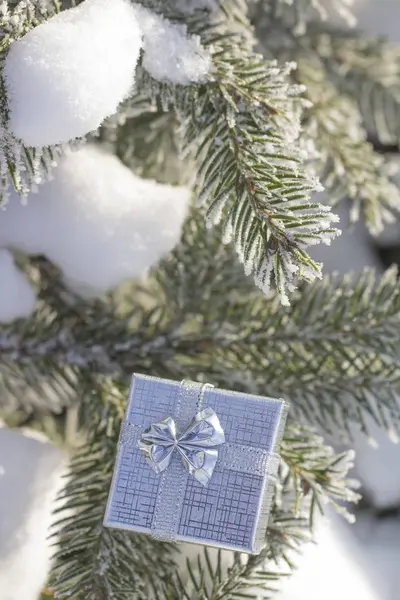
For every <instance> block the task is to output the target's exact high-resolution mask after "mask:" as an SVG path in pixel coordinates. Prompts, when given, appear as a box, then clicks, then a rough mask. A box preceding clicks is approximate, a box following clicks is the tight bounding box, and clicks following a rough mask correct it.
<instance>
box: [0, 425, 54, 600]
mask: <svg viewBox="0 0 400 600" xmlns="http://www.w3.org/2000/svg"><path fill="white" fill-rule="evenodd" d="M0 467H1V468H0V471H1V473H2V475H1V476H0V515H1V518H0V590H1V594H0V595H1V600H37V598H38V594H39V591H40V589H41V588H42V586H43V585H44V583H45V581H46V578H47V575H48V571H49V566H50V558H51V555H52V553H53V551H54V549H52V548H51V547H50V542H49V541H48V540H47V539H46V538H47V536H48V534H49V527H50V525H51V523H52V521H53V517H52V516H51V510H52V508H53V507H54V504H53V503H54V500H55V497H56V495H57V493H58V491H59V490H60V489H61V488H62V485H63V483H64V482H63V480H62V479H61V476H62V474H63V473H64V472H65V468H66V459H65V457H64V455H63V454H62V453H61V452H60V451H59V450H57V449H56V448H54V447H53V446H51V445H50V444H48V443H47V442H45V441H44V439H43V438H42V437H41V436H40V437H38V436H36V437H34V438H33V437H31V436H28V435H27V434H26V433H25V434H24V433H20V432H19V433H17V432H14V431H7V430H6V429H1V427H0Z"/></svg>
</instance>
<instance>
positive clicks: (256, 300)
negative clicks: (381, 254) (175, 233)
mask: <svg viewBox="0 0 400 600" xmlns="http://www.w3.org/2000/svg"><path fill="white" fill-rule="evenodd" d="M199 219H200V221H201V217H199V215H196V213H195V214H194V215H193V217H192V218H190V219H189V221H188V223H187V225H186V227H185V231H184V234H183V238H182V243H181V244H180V245H179V246H178V247H177V248H176V250H175V251H174V252H173V254H172V256H171V257H170V259H169V260H166V261H163V262H162V263H161V264H160V266H159V267H158V268H157V269H155V270H154V272H153V275H152V277H151V278H150V279H149V281H148V282H147V285H146V286H145V287H144V288H143V289H142V290H141V292H140V293H138V291H137V290H136V291H135V294H132V297H130V298H127V299H126V300H125V302H126V307H125V311H124V312H123V313H122V314H121V313H120V311H118V310H117V309H116V307H114V306H113V304H112V303H111V304H110V303H109V302H106V301H98V302H97V303H96V304H95V305H93V303H90V302H87V301H86V302H85V301H84V300H79V299H74V297H73V296H70V295H68V294H67V295H65V293H63V292H62V290H63V286H62V283H61V282H60V283H59V284H57V283H56V282H57V278H56V277H55V275H54V273H53V275H52V276H51V277H50V278H49V289H48V290H47V291H46V286H45V285H44V292H43V294H44V296H43V300H42V301H43V302H44V301H45V297H46V294H50V290H53V303H54V304H53V307H52V309H51V310H50V309H49V308H47V309H46V310H50V315H52V316H51V317H50V318H49V319H48V320H47V321H44V320H43V319H42V315H43V312H41V311H39V312H38V313H37V314H36V315H34V316H33V317H32V320H31V323H30V327H29V328H27V329H24V328H22V329H21V328H20V327H19V326H18V325H16V324H14V325H8V326H4V327H2V335H1V336H0V361H1V363H2V364H3V365H12V368H11V367H10V368H8V367H7V368H6V367H3V374H2V377H3V378H9V379H12V377H13V373H14V371H16V373H17V377H18V378H19V380H20V381H21V380H23V378H24V377H25V375H24V373H25V372H27V373H28V372H29V373H31V372H33V373H42V374H43V375H45V374H46V376H47V377H48V378H50V379H51V377H52V370H51V368H52V366H53V365H55V370H54V374H55V378H56V381H57V377H63V376H64V375H63V374H68V373H70V372H71V370H72V373H73V374H74V377H76V372H78V373H79V372H80V371H81V370H82V369H83V370H84V372H86V369H89V370H90V371H91V372H97V373H103V374H107V375H109V376H110V377H117V378H121V377H122V378H126V379H128V378H129V377H130V375H131V373H132V372H134V371H139V372H140V371H141V372H145V373H146V372H151V373H152V374H157V375H160V376H167V377H171V378H173V379H177V380H179V379H182V378H185V377H187V378H192V379H198V378H200V379H202V380H205V381H211V382H212V383H215V384H216V385H219V386H221V387H228V388H232V387H235V388H237V389H243V390H247V391H251V392H254V393H260V394H263V395H270V396H275V397H284V398H285V399H286V400H288V401H289V402H290V403H291V413H292V414H293V415H295V416H296V418H298V419H300V420H301V421H302V422H303V423H308V424H310V425H314V426H316V427H319V428H320V429H322V430H324V431H327V432H328V433H335V434H336V435H337V432H338V431H340V432H341V435H342V436H343V437H351V432H350V424H351V423H356V424H360V425H361V427H362V428H363V430H364V431H367V430H368V423H367V419H366V417H367V415H369V416H370V417H371V418H372V420H373V421H374V422H375V423H377V424H378V425H380V426H381V427H384V428H385V429H386V430H388V431H393V432H395V431H396V430H397V431H398V429H399V420H400V409H399V405H398V400H397V392H398V389H399V377H400V371H399V358H398V347H399V337H398V334H397V332H398V330H399V327H398V325H399V314H400V287H399V282H398V280H397V274H396V271H395V270H393V269H390V270H389V271H387V273H386V274H385V275H384V276H383V277H382V278H380V279H379V278H377V277H376V276H375V274H374V273H373V271H366V272H365V273H363V274H362V275H360V276H358V277H351V276H349V277H344V278H343V277H338V276H336V277H330V278H325V279H324V280H323V281H322V282H318V283H314V284H312V285H310V286H307V287H305V288H302V289H301V290H300V291H299V292H297V293H295V294H294V295H293V302H292V306H291V307H288V308H285V309H283V308H281V307H280V300H279V297H278V296H277V294H273V293H272V294H270V295H268V296H267V297H265V296H264V295H263V294H261V293H260V292H258V291H257V290H254V289H253V288H252V286H251V283H250V282H249V281H248V280H247V278H245V277H244V276H243V274H242V272H241V269H240V266H239V265H237V264H235V262H234V260H233V249H232V248H231V247H229V246H222V245H221V241H220V236H219V235H218V232H217V231H216V230H213V231H209V230H207V229H206V228H205V227H204V225H203V224H201V222H200V223H199ZM194 257H196V270H194V269H193V260H194ZM215 260H217V261H218V268H217V266H216V262H215ZM45 264H47V263H45ZM221 266H222V267H223V271H220V268H221ZM45 271H46V269H45ZM48 276H49V275H46V274H43V273H42V277H48ZM56 285H59V287H60V290H59V296H58V299H57V292H56V291H54V286H56ZM232 288H234V290H235V291H233V292H232ZM69 302H71V304H69ZM57 307H58V308H57ZM88 340H90V341H88ZM266 382H268V383H267V384H266ZM70 385H71V386H72V387H73V389H76V390H77V395H78V396H79V379H78V381H76V382H75V383H74V379H73V380H72V382H71V383H70ZM24 401H25V402H28V399H26V398H25V397H24V396H23V397H21V395H20V398H19V402H20V403H21V402H24Z"/></svg>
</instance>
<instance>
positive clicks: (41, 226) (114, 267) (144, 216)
mask: <svg viewBox="0 0 400 600" xmlns="http://www.w3.org/2000/svg"><path fill="white" fill-rule="evenodd" d="M189 200H190V191H189V189H187V188H184V187H173V186H170V185H162V184H159V183H156V182H155V181H152V180H145V179H140V178H139V177H136V176H135V175H134V174H133V173H132V171H130V169H128V168H127V167H125V166H124V165H123V164H122V163H121V162H120V161H119V159H118V158H116V157H115V156H114V155H111V154H108V153H107V152H105V151H104V150H103V149H101V148H100V147H98V146H95V145H87V146H84V147H83V148H82V149H81V150H78V151H77V152H71V153H69V154H67V155H66V156H65V157H63V158H62V159H61V160H60V163H59V166H58V168H57V169H56V170H55V171H54V179H53V180H52V181H49V182H47V183H44V184H43V185H41V186H40V187H39V191H38V193H37V194H35V195H31V196H29V197H28V202H27V205H26V206H23V205H22V204H21V202H20V200H19V198H18V197H17V195H16V194H14V195H13V196H12V197H11V199H10V202H9V203H8V204H7V205H6V207H5V209H4V210H3V212H2V213H0V246H8V247H13V248H16V249H19V250H21V251H24V252H26V253H28V254H44V255H45V256H46V257H47V258H48V259H49V260H51V261H53V262H54V263H55V264H57V265H58V266H59V267H60V268H61V270H62V271H63V273H64V275H65V277H66V279H67V281H68V284H69V286H70V287H71V288H72V289H74V290H75V291H77V292H78V293H81V294H84V295H87V296H93V295H98V294H101V293H103V292H106V291H107V290H110V289H111V288H113V287H115V286H116V285H118V284H119V283H121V282H122V281H124V280H125V279H128V278H137V277H141V276H142V275H144V274H145V273H146V272H147V269H148V268H149V267H150V266H151V265H153V264H154V263H156V262H157V261H158V260H159V259H161V258H162V257H163V256H164V255H165V254H166V253H167V252H169V251H170V250H171V249H172V248H173V247H174V246H175V244H176V243H177V242H178V240H179V238H180V232H181V227H182V223H183V221H184V219H185V217H186V215H187V211H188V206H189Z"/></svg>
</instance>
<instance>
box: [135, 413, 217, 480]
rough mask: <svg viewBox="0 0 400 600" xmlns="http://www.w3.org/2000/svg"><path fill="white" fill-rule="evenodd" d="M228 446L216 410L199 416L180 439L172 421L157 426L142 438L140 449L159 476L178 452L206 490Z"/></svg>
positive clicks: (147, 430)
mask: <svg viewBox="0 0 400 600" xmlns="http://www.w3.org/2000/svg"><path fill="white" fill-rule="evenodd" d="M224 442H225V434H224V430H223V429H222V427H221V423H220V422H219V419H218V416H217V415H216V413H215V412H214V411H213V410H212V408H206V409H204V410H202V411H201V412H199V413H198V414H197V415H196V416H195V417H194V419H193V420H192V421H191V423H190V425H189V427H188V428H187V429H186V431H185V432H184V433H182V435H180V436H178V435H177V431H176V424H175V421H174V419H172V417H167V418H166V419H164V420H163V421H161V422H160V423H153V424H152V425H150V427H149V428H148V429H146V431H145V432H144V433H143V434H142V436H141V438H140V441H139V448H140V450H141V451H142V452H143V454H144V455H145V457H146V459H147V461H148V462H149V464H150V466H151V467H152V469H154V471H155V472H156V473H162V472H163V471H165V469H166V468H167V467H168V465H169V464H170V462H171V459H172V455H173V452H174V451H175V450H177V451H178V452H179V454H180V455H181V458H182V461H183V464H184V465H185V467H186V468H187V470H188V471H189V473H190V474H191V475H193V477H195V478H196V479H197V480H198V481H199V482H200V483H201V484H203V485H204V486H206V485H207V484H208V482H209V481H210V478H211V476H212V474H213V471H214V468H215V465H216V462H217V460H218V450H217V448H215V446H219V445H220V444H223V443H224Z"/></svg>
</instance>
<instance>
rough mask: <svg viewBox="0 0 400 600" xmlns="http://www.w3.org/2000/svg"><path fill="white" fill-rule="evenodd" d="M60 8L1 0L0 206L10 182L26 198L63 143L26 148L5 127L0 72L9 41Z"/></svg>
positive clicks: (54, 1)
mask: <svg viewBox="0 0 400 600" xmlns="http://www.w3.org/2000/svg"><path fill="white" fill-rule="evenodd" d="M59 11H60V2H59V0H51V1H48V0H36V1H35V0H27V1H25V2H8V3H7V2H5V3H4V2H3V3H2V5H1V7H0V206H1V205H2V204H3V203H6V202H7V199H8V195H9V189H10V186H11V188H14V189H15V190H16V192H17V193H18V194H19V195H20V196H21V197H22V198H26V196H27V195H28V193H29V192H30V191H31V190H35V189H36V187H37V184H38V183H40V182H41V181H42V179H44V178H46V177H47V176H48V175H49V173H50V171H51V169H52V168H53V167H54V166H55V164H56V161H57V158H58V157H59V156H60V155H61V153H62V152H63V150H64V149H65V146H63V145H57V146H49V147H45V148H29V147H27V146H25V145H24V144H23V143H22V142H21V141H20V140H17V139H16V138H15V137H14V136H13V135H12V134H11V133H10V132H9V131H8V130H7V122H8V118H9V108H8V100H7V93H6V88H5V84H4V78H3V74H2V72H3V68H4V62H5V59H6V56H7V52H8V50H9V48H10V45H11V44H12V43H13V42H14V41H15V40H17V39H19V38H20V37H22V36H23V35H25V33H27V32H28V31H30V30H31V29H33V28H34V27H36V26H37V25H39V24H40V23H43V22H44V21H46V20H47V19H49V18H51V17H52V16H53V15H55V14H57V13H58V12H59Z"/></svg>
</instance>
